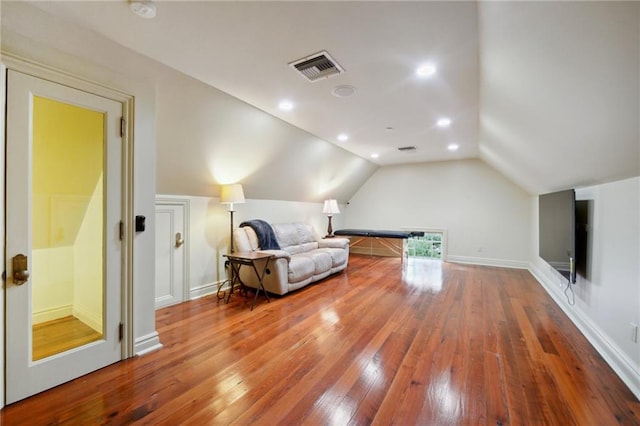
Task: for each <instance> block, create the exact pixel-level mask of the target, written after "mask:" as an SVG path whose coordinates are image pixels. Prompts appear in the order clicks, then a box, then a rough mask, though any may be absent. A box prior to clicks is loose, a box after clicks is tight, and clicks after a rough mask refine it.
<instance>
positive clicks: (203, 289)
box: [189, 281, 229, 300]
mask: <svg viewBox="0 0 640 426" xmlns="http://www.w3.org/2000/svg"><path fill="white" fill-rule="evenodd" d="M219 285H220V281H217V282H214V283H207V284H204V285H201V286H199V287H196V288H192V289H191V290H189V300H193V299H199V298H200V297H204V296H208V295H210V294H216V293H217V292H218V286H219ZM227 288H229V285H228V283H225V284H224V285H223V286H222V289H223V290H226V289H227Z"/></svg>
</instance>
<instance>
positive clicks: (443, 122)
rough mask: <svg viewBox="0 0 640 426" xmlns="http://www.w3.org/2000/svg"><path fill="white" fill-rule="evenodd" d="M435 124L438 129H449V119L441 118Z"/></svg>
mask: <svg viewBox="0 0 640 426" xmlns="http://www.w3.org/2000/svg"><path fill="white" fill-rule="evenodd" d="M436 124H437V125H438V127H449V126H451V119H450V118H447V117H442V118H440V119H439V120H438V121H437V122H436Z"/></svg>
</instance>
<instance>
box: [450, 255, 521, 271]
mask: <svg viewBox="0 0 640 426" xmlns="http://www.w3.org/2000/svg"><path fill="white" fill-rule="evenodd" d="M444 260H445V261H447V262H453V263H464V264H467V265H480V266H497V267H499V268H513V269H529V263H528V262H525V261H520V260H505V259H487V258H483V257H471V256H452V255H449V256H447V257H446V259H444Z"/></svg>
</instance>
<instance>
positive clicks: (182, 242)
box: [176, 232, 184, 247]
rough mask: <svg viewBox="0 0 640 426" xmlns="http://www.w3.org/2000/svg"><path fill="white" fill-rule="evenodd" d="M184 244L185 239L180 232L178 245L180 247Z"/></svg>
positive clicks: (177, 236) (177, 235) (177, 240)
mask: <svg viewBox="0 0 640 426" xmlns="http://www.w3.org/2000/svg"><path fill="white" fill-rule="evenodd" d="M183 244H184V239H183V238H182V234H181V233H179V232H178V233H177V234H176V247H180V246H181V245H183Z"/></svg>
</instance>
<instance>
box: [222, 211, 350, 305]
mask: <svg viewBox="0 0 640 426" xmlns="http://www.w3.org/2000/svg"><path fill="white" fill-rule="evenodd" d="M271 227H272V228H273V231H274V233H275V236H276V239H277V240H278V245H279V246H280V250H261V249H260V247H259V243H258V237H257V235H256V233H255V231H254V230H253V229H252V228H251V227H250V226H243V227H240V228H237V229H235V230H234V231H233V242H234V245H235V251H236V252H248V251H262V252H267V253H272V254H273V255H274V257H273V258H271V259H270V260H269V265H268V270H269V272H270V273H269V274H266V275H265V277H264V281H263V282H264V287H265V289H266V290H267V291H268V292H269V293H274V294H280V295H283V294H286V293H288V292H290V291H293V290H297V289H299V288H301V287H304V286H306V285H308V284H310V283H312V282H315V281H318V280H321V279H322V278H325V277H327V276H329V275H331V274H334V273H336V272H339V271H342V270H344V269H346V267H347V265H348V263H349V240H348V239H347V238H321V237H320V236H319V235H317V234H316V232H315V231H314V229H313V227H312V226H310V225H307V224H305V223H276V224H271ZM260 270H261V268H260ZM240 279H241V280H242V282H243V283H244V284H245V285H247V286H249V287H253V288H257V287H258V280H257V278H256V275H255V272H254V271H253V269H251V268H247V267H242V268H240Z"/></svg>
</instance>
